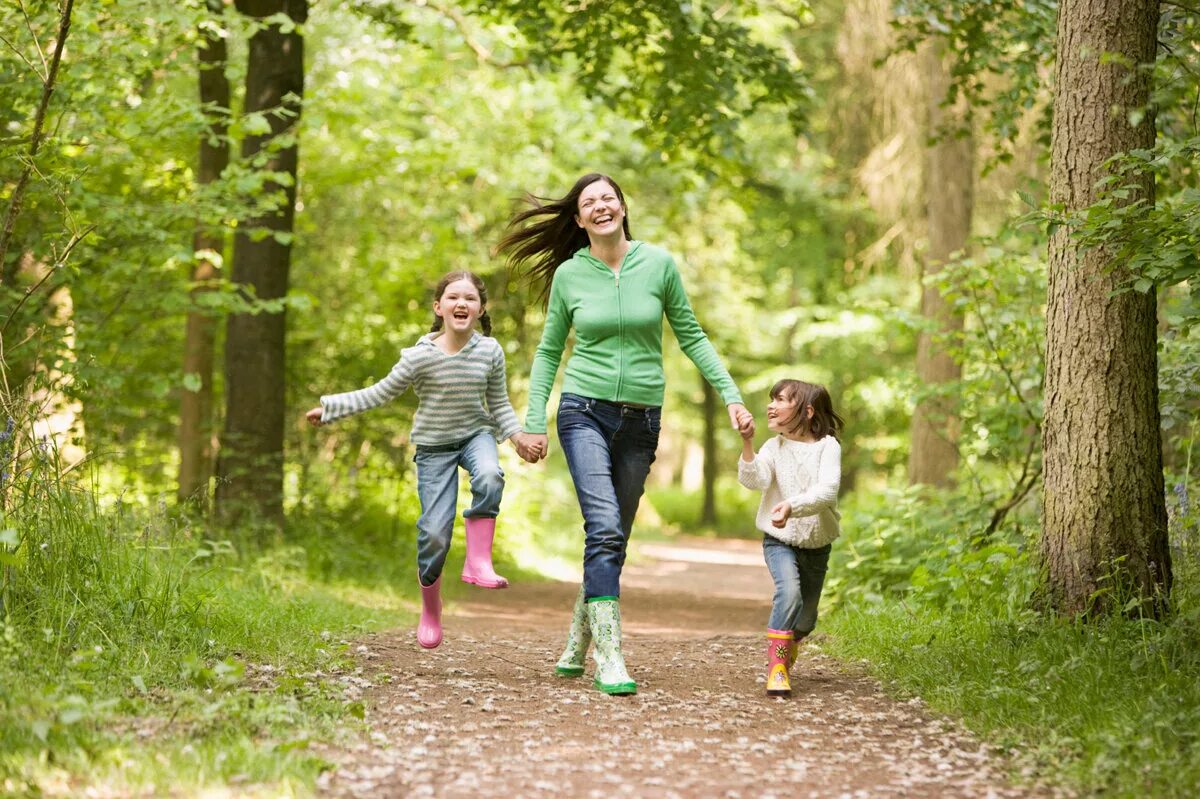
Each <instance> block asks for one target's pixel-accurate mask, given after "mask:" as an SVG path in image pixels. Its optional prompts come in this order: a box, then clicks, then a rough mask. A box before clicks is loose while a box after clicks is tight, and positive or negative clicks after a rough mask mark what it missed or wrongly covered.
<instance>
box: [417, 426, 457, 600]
mask: <svg viewBox="0 0 1200 799" xmlns="http://www.w3.org/2000/svg"><path fill="white" fill-rule="evenodd" d="M458 458H459V453H458V452H422V451H421V450H420V449H419V448H418V450H417V455H416V457H415V458H414V459H413V460H415V461H416V463H417V497H418V498H419V499H420V500H421V516H420V518H419V519H417V574H418V575H419V576H420V578H421V585H425V586H429V585H433V583H434V581H435V580H437V578H439V577H441V576H442V567H443V566H444V565H445V564H446V554H447V553H448V552H449V551H450V535H451V533H452V532H453V531H454V511H455V506H456V504H457V502H458Z"/></svg>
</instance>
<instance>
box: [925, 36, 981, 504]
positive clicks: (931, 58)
mask: <svg viewBox="0 0 1200 799" xmlns="http://www.w3.org/2000/svg"><path fill="white" fill-rule="evenodd" d="M942 49H943V48H942V47H940V46H938V45H933V46H930V47H929V48H928V50H927V51H926V53H925V66H926V86H927V90H928V92H929V98H928V101H929V131H928V133H929V135H931V136H936V137H937V139H936V142H935V143H934V144H933V145H932V146H930V147H928V148H927V150H926V161H925V197H926V216H927V226H928V231H929V250H928V253H927V254H926V257H925V264H924V269H923V272H924V274H923V277H926V278H928V277H931V276H933V275H936V274H938V273H939V272H940V271H941V270H942V268H943V267H944V266H945V265H946V263H947V262H948V261H949V260H950V258H951V257H952V256H953V254H954V253H955V252H958V251H959V250H962V249H963V248H965V247H966V246H967V238H968V237H969V236H970V235H971V215H972V213H973V209H974V198H975V191H974V188H975V142H974V139H973V138H972V137H971V136H969V135H963V136H960V135H956V133H955V131H957V130H958V129H960V128H962V127H963V125H964V124H966V123H965V121H964V114H963V113H962V108H961V103H960V105H959V107H955V106H950V107H947V106H944V105H943V103H944V102H945V100H946V90H947V88H948V87H949V83H950V80H949V76H948V75H947V74H946V67H945V63H944V60H943V57H942V56H943V54H942ZM921 317H922V318H923V319H925V320H926V321H927V322H929V323H930V324H931V325H932V326H933V327H934V329H935V330H936V331H937V332H936V333H931V332H929V331H922V332H921V334H920V335H919V336H918V337H917V380H918V381H919V382H920V384H921V385H922V386H925V387H929V388H931V389H934V390H936V389H937V388H938V387H939V386H942V385H943V384H945V383H948V382H951V381H954V380H957V379H958V378H959V377H960V376H961V375H962V370H961V368H960V367H959V365H958V363H957V362H956V361H955V360H954V358H952V357H951V356H950V355H949V354H948V353H947V352H946V351H945V349H944V344H943V343H941V342H939V340H938V339H939V338H942V337H945V336H947V335H953V334H954V333H956V332H957V331H960V330H962V325H963V320H962V317H961V316H959V315H958V314H956V313H955V312H954V310H953V309H952V308H951V307H950V305H949V304H948V303H947V302H946V301H945V300H944V299H943V298H942V295H941V293H940V292H939V291H938V288H937V287H936V286H928V285H927V286H925V287H924V288H923V289H922V291H921ZM958 427H959V425H958V417H957V415H956V413H955V410H954V403H953V402H952V401H950V400H949V399H948V398H945V397H938V396H934V397H929V398H926V399H924V400H922V401H921V402H920V403H918V405H917V407H916V409H915V410H914V412H913V418H912V446H911V449H910V450H909V456H908V481H909V483H911V484H913V485H917V484H927V485H934V486H940V487H947V488H948V487H950V486H952V485H953V484H954V469H955V467H957V466H958V443H957V441H958Z"/></svg>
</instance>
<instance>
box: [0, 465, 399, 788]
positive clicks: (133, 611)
mask: <svg viewBox="0 0 1200 799" xmlns="http://www.w3.org/2000/svg"><path fill="white" fill-rule="evenodd" d="M28 479H29V480H30V481H31V482H36V480H37V475H29V476H28ZM21 488H22V491H21V492H20V493H17V494H14V495H12V496H11V498H12V500H13V501H12V504H11V505H10V506H9V509H8V512H7V513H6V514H5V515H4V518H3V524H2V525H0V530H4V531H5V532H4V533H3V539H4V541H5V543H4V544H3V549H2V552H3V561H4V567H5V568H4V572H3V584H2V589H3V592H2V595H3V601H4V616H3V620H2V621H0V794H2V795H14V796H39V795H70V796H73V795H79V794H80V793H81V792H82V791H83V790H84V789H85V788H86V786H88V785H103V786H105V788H106V789H107V790H113V791H117V792H126V791H127V792H143V793H149V794H152V795H153V794H158V793H165V792H167V791H170V792H172V793H179V792H192V791H195V792H199V791H201V790H203V789H204V788H205V787H209V786H224V785H236V786H242V787H240V788H239V789H238V793H239V794H244V795H255V794H257V793H261V794H262V795H272V796H280V795H283V796H290V795H306V794H308V793H310V792H311V788H312V785H313V783H314V780H315V778H316V777H317V775H318V774H319V773H320V772H321V770H323V769H325V768H328V764H327V763H325V762H324V761H323V760H322V759H321V758H320V757H317V756H315V755H314V754H312V752H311V751H310V746H311V744H313V743H316V742H322V741H335V740H338V739H339V738H340V736H341V735H343V734H344V733H345V732H346V731H355V730H357V729H358V727H359V726H360V725H361V722H360V721H359V719H360V718H361V716H362V707H361V705H360V704H358V703H357V701H356V700H355V699H354V697H353V696H352V695H348V694H347V692H346V691H345V690H344V685H343V683H342V682H341V677H342V676H344V675H346V674H347V673H349V671H350V670H352V668H353V663H352V662H351V660H350V657H349V652H348V650H349V646H350V644H349V643H348V641H350V640H352V638H353V637H354V636H356V635H359V634H361V632H362V631H365V630H369V629H378V628H381V627H388V626H394V625H397V624H402V623H410V622H411V621H412V619H413V615H414V614H413V601H412V599H413V597H412V594H413V593H415V591H414V590H413V589H411V588H408V587H406V586H405V585H399V586H396V585H393V584H390V583H389V582H388V580H387V579H386V578H387V574H386V571H385V570H383V569H378V570H376V571H375V572H369V573H367V574H366V577H365V579H354V578H353V576H352V575H351V574H350V572H352V571H353V569H352V568H350V566H348V565H347V563H346V562H347V561H348V560H352V559H356V558H365V557H367V556H366V554H365V553H364V550H366V549H371V548H372V546H373V544H372V542H371V541H369V540H368V541H365V542H364V541H355V540H353V537H352V536H350V535H347V533H346V532H345V530H344V528H338V529H329V528H325V527H322V525H321V524H320V520H309V521H307V522H306V523H307V524H308V526H307V527H303V528H301V529H299V530H297V531H296V539H297V540H307V541H309V542H310V543H311V542H312V541H313V540H316V539H324V540H327V541H328V540H337V541H340V544H341V546H342V547H343V548H344V549H345V551H346V552H347V553H351V552H353V553H354V554H353V555H350V554H347V555H345V557H344V558H343V559H342V560H341V561H338V560H337V559H336V558H332V559H331V558H326V560H325V561H322V560H321V559H320V557H313V558H310V557H309V550H308V549H307V548H305V547H302V546H298V545H292V546H286V547H285V546H270V547H255V546H249V545H247V546H235V545H233V544H231V543H230V542H229V541H224V540H211V539H209V538H207V537H206V536H207V535H208V533H207V532H206V531H205V530H204V529H203V528H200V527H195V526H192V525H190V524H188V523H187V522H186V520H180V519H176V518H172V517H171V516H168V515H166V514H164V513H159V514H154V513H151V512H148V511H145V510H131V509H128V508H120V507H114V508H108V509H104V508H101V507H99V505H98V504H97V502H96V500H95V495H93V494H91V493H89V492H88V491H86V490H85V489H82V488H80V487H78V486H65V485H61V484H58V483H57V482H56V481H43V482H42V484H40V485H33V484H31V485H24V486H21ZM312 549H313V551H314V552H315V553H317V555H318V556H319V555H320V550H319V549H318V548H317V547H315V546H314V547H312ZM373 556H374V560H375V561H376V562H381V561H386V558H384V557H382V556H381V553H380V552H379V551H377V550H376V551H375V552H374V553H373ZM409 562H410V563H411V560H409ZM339 564H340V566H339Z"/></svg>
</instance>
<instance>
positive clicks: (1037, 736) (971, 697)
mask: <svg viewBox="0 0 1200 799" xmlns="http://www.w3.org/2000/svg"><path fill="white" fill-rule="evenodd" d="M823 626H824V629H825V630H826V631H827V632H829V633H831V637H830V638H829V639H827V643H826V644H825V647H826V649H827V651H829V652H830V653H831V654H833V655H834V656H836V657H839V658H842V659H864V660H866V661H867V662H868V664H869V666H868V668H869V670H870V671H871V672H872V673H873V674H875V675H876V676H879V677H881V678H883V679H884V680H885V681H886V682H887V683H888V684H890V686H891V687H892V688H893V689H894V690H895V691H896V692H898V693H900V694H902V695H919V696H921V697H922V698H923V699H924V700H925V701H926V702H927V703H928V704H929V705H930V706H931V707H932V708H934V709H935V710H938V711H941V712H943V713H947V714H950V715H953V716H958V717H961V718H962V719H963V720H964V721H965V722H966V724H967V725H968V726H969V727H970V728H972V729H973V730H975V731H976V732H978V733H980V734H982V735H983V736H984V737H985V738H986V739H988V740H990V741H993V742H995V743H997V744H999V745H1000V746H1002V747H1004V748H1005V749H1007V750H1008V751H1009V752H1010V753H1011V754H1012V755H1013V756H1014V758H1015V760H1014V762H1015V763H1016V764H1017V766H1018V767H1019V768H1020V769H1021V771H1022V772H1023V773H1024V774H1026V775H1037V776H1039V777H1041V778H1043V779H1046V780H1049V781H1051V782H1061V783H1064V784H1067V785H1070V786H1074V787H1076V788H1078V789H1081V790H1082V791H1083V792H1084V793H1085V794H1087V795H1096V796H1113V797H1146V796H1154V797H1174V796H1178V797H1190V796H1194V795H1195V788H1196V785H1200V647H1198V646H1197V644H1198V643H1200V641H1198V640H1197V637H1196V629H1195V626H1194V624H1192V623H1189V622H1186V621H1180V622H1177V623H1175V624H1173V625H1172V626H1170V627H1164V626H1163V625H1158V624H1156V623H1154V622H1148V621H1147V622H1139V621H1130V620H1126V619H1115V620H1108V621H1104V622H1099V623H1092V624H1083V623H1075V622H1070V621H1062V620H1056V619H1049V618H1039V617H1036V616H1034V615H1032V614H1030V616H1029V617H1028V618H1027V619H1026V620H1024V621H1013V620H1003V619H998V618H996V617H995V616H992V615H990V614H987V613H970V612H964V611H959V612H952V613H943V612H938V611H930V610H913V609H911V607H906V606H905V605H903V604H901V603H899V602H892V601H889V602H885V603H882V604H880V605H877V606H874V607H868V608H853V607H843V608H842V609H841V610H840V611H839V612H838V613H836V614H834V615H832V616H831V617H830V618H828V619H826V620H825V624H824V625H823Z"/></svg>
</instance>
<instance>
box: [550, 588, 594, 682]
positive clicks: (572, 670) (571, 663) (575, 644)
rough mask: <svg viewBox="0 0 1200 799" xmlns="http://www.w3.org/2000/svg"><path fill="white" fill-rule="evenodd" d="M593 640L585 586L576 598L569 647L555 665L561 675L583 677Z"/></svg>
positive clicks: (569, 633) (556, 672)
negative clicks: (585, 599)
mask: <svg viewBox="0 0 1200 799" xmlns="http://www.w3.org/2000/svg"><path fill="white" fill-rule="evenodd" d="M591 642H592V628H591V627H589V626H588V617H587V605H586V604H585V603H584V601H583V586H582V585H581V586H579V596H577V597H576V598H575V610H574V611H573V612H572V613H571V629H570V630H569V631H568V632H567V648H566V649H564V650H563V653H562V657H560V658H559V659H558V663H556V664H555V665H554V673H555V674H557V675H558V676H559V677H582V676H583V661H584V660H585V659H587V651H588V645H589V644H590V643H591Z"/></svg>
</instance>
